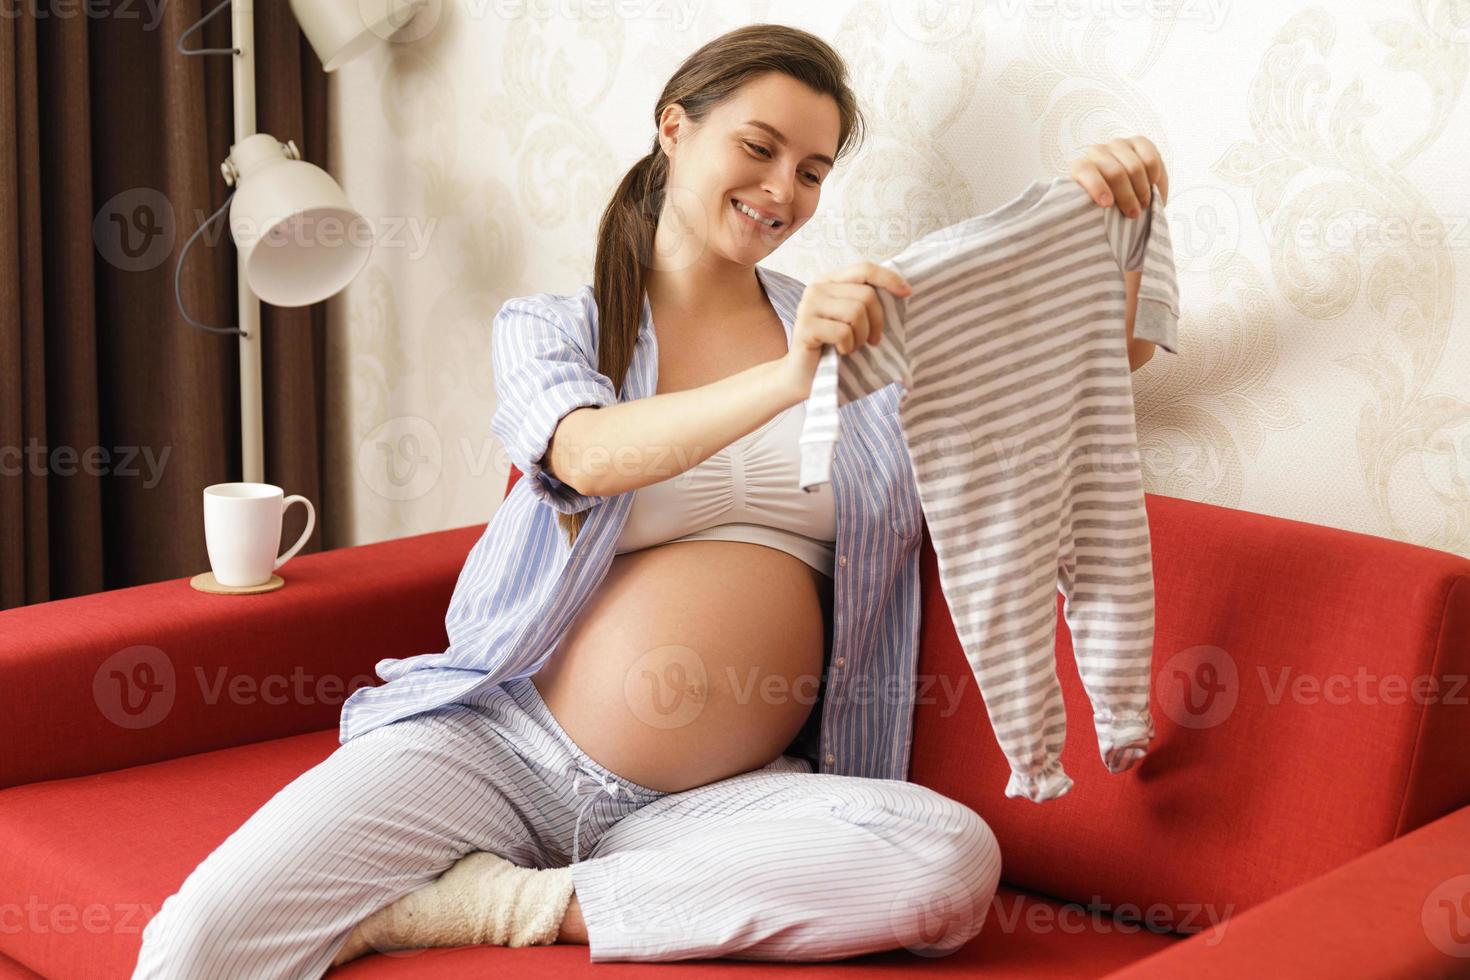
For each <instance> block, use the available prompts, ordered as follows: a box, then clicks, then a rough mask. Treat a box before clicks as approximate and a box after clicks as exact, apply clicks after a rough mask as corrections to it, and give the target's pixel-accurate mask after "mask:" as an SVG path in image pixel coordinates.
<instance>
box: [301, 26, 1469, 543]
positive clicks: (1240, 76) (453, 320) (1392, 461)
mask: <svg viewBox="0 0 1470 980" xmlns="http://www.w3.org/2000/svg"><path fill="white" fill-rule="evenodd" d="M756 21H775V22H781V23H787V24H792V25H794V26H797V27H801V28H803V29H806V30H809V31H811V32H813V33H815V34H818V35H820V36H821V37H823V38H825V39H826V40H827V41H828V42H829V43H831V44H832V45H833V46H834V47H835V48H836V49H837V50H838V51H839V52H840V53H841V54H842V55H843V56H844V58H846V59H847V61H848V63H849V65H850V66H851V69H852V72H853V75H854V82H855V85H856V87H857V90H858V96H859V99H860V100H861V105H862V108H863V110H864V112H865V113H866V116H867V121H868V123H869V127H870V131H869V134H868V139H867V142H866V144H865V145H864V147H863V149H862V150H861V151H860V152H859V153H858V154H857V155H856V156H854V157H852V158H850V159H848V160H845V161H843V163H842V164H840V165H839V167H838V168H837V170H836V171H835V172H834V173H833V175H832V178H831V179H830V180H829V181H828V182H827V183H826V185H825V193H824V194H823V200H822V203H821V208H820V210H819V211H818V213H817V215H816V216H815V217H814V218H813V219H812V220H811V221H810V222H809V223H808V224H807V225H806V226H805V227H803V228H802V229H801V231H800V232H798V234H797V235H796V236H795V237H794V238H793V239H792V240H791V241H789V242H787V243H786V244H785V245H784V246H783V247H782V248H780V249H778V250H777V251H776V252H774V253H772V255H771V256H770V257H769V258H768V259H767V260H766V261H765V263H764V264H766V265H768V266H770V267H771V268H774V269H777V270H780V271H783V272H787V273H790V274H792V275H795V276H798V277H800V278H803V279H807V278H810V277H812V276H815V275H818V274H820V273H821V272H824V271H826V270H828V269H831V268H835V267H837V266H840V265H845V264H847V263H849V262H852V261H855V260H858V259H864V258H867V259H874V260H880V259H883V258H886V257H888V256H890V255H893V254H895V253H897V252H898V251H899V250H901V249H902V247H903V246H904V245H905V244H906V243H907V242H908V241H910V240H912V239H913V238H915V237H918V236H920V235H923V234H925V233H926V232H928V231H931V230H934V229H936V228H940V227H943V226H945V225H948V224H951V223H953V222H956V221H959V220H961V219H963V218H965V217H968V216H970V215H972V214H975V213H978V212H981V211H985V210H989V209H991V208H994V207H996V206H998V205H1000V204H1002V203H1005V201H1007V200H1009V199H1010V198H1012V197H1014V196H1015V195H1016V194H1017V193H1019V192H1020V191H1021V190H1022V189H1023V188H1024V187H1025V186H1026V185H1027V184H1028V183H1030V181H1032V180H1033V179H1037V178H1040V177H1050V176H1054V175H1057V174H1062V173H1065V172H1066V170H1067V167H1068V165H1069V163H1070V162H1071V161H1072V160H1074V159H1075V158H1076V157H1077V156H1079V155H1080V154H1081V152H1082V150H1083V149H1084V148H1085V147H1086V146H1087V145H1088V144H1090V143H1095V142H1102V141H1104V140H1107V139H1109V138H1111V137H1114V136H1121V135H1132V134H1135V133H1142V134H1144V135H1146V136H1148V137H1149V138H1150V139H1152V140H1153V141H1154V143H1155V144H1157V146H1158V147H1159V149H1160V151H1161V152H1162V154H1163V157H1164V160H1165V163H1166V165H1167V167H1168V170H1169V176H1170V181H1169V182H1170V194H1169V201H1168V208H1167V215H1168V218H1169V222H1170V227H1171V229H1172V230H1173V237H1174V242H1175V248H1176V255H1175V261H1176V265H1177V266H1178V268H1179V273H1180V290H1181V294H1182V303H1183V320H1182V323H1181V325H1180V344H1181V348H1182V351H1183V353H1182V355H1181V356H1179V357H1177V358H1176V357H1172V356H1170V355H1168V354H1166V353H1164V352H1159V353H1158V354H1156V355H1155V357H1154V359H1153V360H1152V361H1150V362H1149V363H1148V364H1147V365H1145V366H1144V367H1143V368H1142V369H1140V370H1139V371H1138V372H1137V373H1136V374H1135V375H1134V384H1135V392H1136V396H1137V404H1138V426H1139V435H1140V439H1141V449H1142V455H1143V460H1144V467H1145V481H1146V484H1147V486H1148V489H1149V490H1150V491H1153V492H1157V493H1161V494H1166V495H1169V496H1176V497H1187V498H1190V499H1195V500H1203V501H1208V502H1210V503H1215V504H1220V505H1224V506H1228V507H1237V508H1241V509H1245V510H1250V511H1256V512H1261V513H1268V514H1275V515H1280V516H1283V517H1289V518H1293V519H1297V520H1303V521H1310V522H1314V523H1318V524H1325V525H1331V526H1335V527H1342V528H1348V529H1352V530H1357V531H1363V532H1367V533H1370V534H1378V535H1383V536H1386V537H1391V538H1397V539H1401V540H1405V541H1411V542H1415V543H1419V544H1424V545H1428V546H1430V547H1434V548H1440V549H1444V550H1446V551H1451V552H1455V553H1458V554H1461V555H1467V556H1470V326H1467V325H1466V321H1465V315H1464V314H1463V313H1461V314H1460V316H1459V317H1458V318H1457V317H1456V315H1455V314H1456V309H1457V307H1459V308H1461V309H1463V308H1464V307H1465V306H1466V304H1467V301H1470V289H1467V286H1466V282H1467V280H1470V266H1467V252H1470V181H1467V179H1466V177H1467V159H1466V158H1467V150H1470V139H1467V137H1470V106H1467V104H1466V100H1465V99H1464V98H1462V94H1463V92H1464V88H1465V79H1466V72H1467V65H1470V0H1390V2H1387V3H1384V4H1374V5H1354V6H1349V5H1346V4H1338V5H1334V6H1331V7H1328V6H1323V5H1306V4H1295V3H1291V2H1284V3H1267V2H1264V0H1252V2H1241V0H1234V2H1232V0H1172V2H1170V0H1149V2H1144V0H989V2H980V0H916V2H906V0H905V2H900V0H889V2H855V3H842V2H823V3H820V4H818V3H792V2H788V3H782V4H778V3H770V2H760V0H753V2H748V3H745V4H739V3H721V4H716V3H713V2H703V0H604V2H594V0H578V2H571V0H527V2H512V0H431V4H430V6H429V7H428V8H426V9H425V10H424V11H422V12H421V13H420V14H418V16H417V17H415V18H414V20H413V21H411V22H409V23H408V24H406V25H405V26H403V27H402V28H401V29H400V30H399V31H398V32H397V33H395V34H394V35H393V36H392V38H391V39H390V43H387V44H384V45H382V46H380V47H379V48H378V49H377V50H374V51H371V52H369V53H368V54H367V55H366V56H364V57H362V58H360V59H358V60H357V61H355V62H352V63H350V64H348V65H347V66H345V67H344V68H343V69H342V70H341V71H340V72H339V73H338V74H337V75H336V76H334V78H333V95H332V98H333V102H334V132H333V136H332V145H331V146H330V147H329V148H328V157H327V163H328V166H329V168H330V169H331V171H332V172H333V173H334V174H335V175H337V176H338V177H339V179H340V180H341V181H342V184H343V187H344V189H345V190H346V191H347V193H348V195H349V197H351V199H352V200H353V202H354V203H355V204H356V206H357V207H358V208H359V209H361V210H362V211H363V212H364V213H365V214H367V215H369V216H370V217H371V218H372V219H373V220H374V222H375V224H376V225H377V226H378V236H379V237H378V244H377V247H376V250H375V252H374V254H373V257H372V260H371V261H370V263H369V265H368V266H367V268H366V269H365V270H364V271H363V273H362V274H361V275H360V276H359V277H358V279H357V280H356V281H355V282H354V283H353V284H352V285H351V286H350V287H349V288H348V289H347V290H346V291H344V292H343V293H342V294H341V295H339V296H338V297H337V298H335V299H334V300H333V301H332V305H331V308H330V313H329V316H330V323H331V331H330V332H331V338H332V339H331V344H330V348H329V349H330V356H331V358H332V367H331V371H332V376H333V379H334V385H333V396H332V397H333V399H334V405H333V407H334V409H335V410H334V411H333V413H332V424H333V426H334V431H333V432H332V433H331V443H332V445H333V457H334V458H333V465H332V473H331V478H330V480H329V490H328V492H327V498H328V499H327V500H326V501H325V505H326V506H335V507H341V508H346V509H348V510H350V513H351V520H350V526H351V527H352V528H353V537H352V539H351V540H344V541H336V542H331V545H332V546H338V545H346V544H356V543H363V542H369V541H376V540H382V539H385V538H393V537H399V536H402V535H406V534H415V533H420V532H424V531H431V530H436V529H441V528H450V527H460V526H464V525H468V524H473V523H478V522H481V521H485V520H487V519H488V518H489V517H490V516H491V515H492V514H493V513H494V511H495V508H496V507H497V506H498V504H499V501H500V499H501V495H502V491H503V488H504V485H505V481H506V477H507V473H508V468H509V460H508V459H507V457H506V455H505V452H504V449H503V448H502V447H501V446H500V445H499V443H498V441H496V440H495V439H494V438H493V436H492V435H491V434H490V427H489V422H490V416H491V413H492V411H493V409H494V405H495V391H494V385H493V379H492V377H491V369H490V353H489V351H490V348H489V342H490V335H489V327H490V321H491V318H492V317H493V316H494V314H495V312H496V311H497V310H498V309H499V308H500V305H501V303H502V302H504V301H505V300H506V299H507V298H509V297H512V296H519V295H525V294H527V293H534V292H541V291H549V292H570V291H572V290H574V289H576V288H577V287H578V286H580V285H582V284H583V283H585V282H588V281H590V279H591V268H592V259H593V247H594V235H595V231H596V226H597V220H598V218H599V216H600V215H601V212H602V208H603V206H604V204H605V203H606V200H607V198H608V196H609V195H610V193H611V191H612V189H613V187H614V186H615V185H616V183H617V182H618V180H619V179H620V178H621V176H622V174H623V173H624V172H625V171H626V169H627V167H628V166H630V165H631V163H632V162H633V160H634V159H636V158H637V157H638V156H640V155H641V154H642V153H644V152H645V151H646V149H647V146H648V144H649V141H650V140H651V138H652V135H653V124H652V113H653V100H654V99H655V98H656V97H657V95H658V92H659V90H660V89H661V88H662V87H663V84H664V82H665V81H666V80H667V78H668V77H669V75H670V74H671V73H672V72H673V70H674V69H675V67H677V65H678V64H679V62H680V61H681V60H682V59H683V58H684V57H685V56H687V55H688V54H689V53H690V52H692V51H693V50H694V49H695V48H697V47H698V46H699V45H701V44H703V43H704V42H705V41H707V40H709V39H710V38H712V37H715V36H716V35H718V34H721V33H723V32H725V31H727V30H730V29H732V28H735V27H738V26H740V25H742V24H745V23H750V22H756ZM303 149H305V151H306V153H307V156H308V158H313V159H320V156H319V155H314V154H313V153H312V152H311V150H309V149H306V148H303Z"/></svg>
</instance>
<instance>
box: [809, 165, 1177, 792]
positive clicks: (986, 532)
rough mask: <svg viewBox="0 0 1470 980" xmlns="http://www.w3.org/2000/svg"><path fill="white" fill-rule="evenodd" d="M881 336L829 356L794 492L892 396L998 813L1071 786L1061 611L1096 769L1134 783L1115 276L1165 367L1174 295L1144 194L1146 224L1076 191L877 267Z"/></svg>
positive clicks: (1136, 621)
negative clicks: (975, 702) (899, 290)
mask: <svg viewBox="0 0 1470 980" xmlns="http://www.w3.org/2000/svg"><path fill="white" fill-rule="evenodd" d="M881 264H882V265H884V266H887V267H888V268H891V269H893V270H895V271H897V272H898V273H899V274H900V275H902V276H903V277H904V278H905V279H906V280H907V281H908V282H909V283H910V284H911V285H912V286H913V292H912V293H911V294H910V295H909V296H908V297H906V298H905V297H895V296H893V295H892V294H891V293H889V292H888V291H887V290H883V289H880V290H878V295H879V297H880V301H881V302H882V304H883V315H884V321H885V327H884V333H883V339H882V340H881V341H880V342H879V344H878V345H877V346H872V345H865V346H863V347H860V348H858V349H857V350H855V351H853V352H852V353H851V354H848V355H846V356H843V355H841V354H839V353H838V351H837V349H836V348H835V347H827V348H826V349H824V350H823V352H822V355H821V358H820V359H819V361H818V363H817V369H816V374H815V376H814V378H813V382H812V391H811V395H810V397H809V398H808V400H807V402H806V419H805V424H804V425H803V427H802V431H801V436H800V443H801V472H800V481H801V486H802V489H804V490H808V491H810V490H812V489H813V488H814V487H815V486H816V485H818V484H821V483H825V482H827V481H828V479H829V474H830V472H831V464H832V456H833V452H834V450H835V445H836V441H837V438H838V418H839V416H838V411H837V409H838V406H839V405H842V404H845V403H847V402H850V401H855V400H857V399H860V398H863V397H865V396H867V395H870V394H872V393H874V392H876V391H878V390H879V389H881V388H883V387H885V386H886V385H889V384H892V383H894V382H898V383H901V384H902V385H903V389H904V390H903V398H902V400H901V401H900V402H899V407H898V411H899V420H900V423H901V426H902V429H903V435H904V441H905V443H906V445H907V448H908V453H909V459H910V460H911V462H912V464H913V470H914V475H915V477H916V479H917V485H918V490H919V499H920V502H921V504H922V507H923V511H924V518H925V521H926V522H927V524H928V527H929V532H930V536H931V538H932V540H933V542H934V551H935V554H936V556H937V557H938V559H939V577H940V582H941V584H942V586H943V588H944V594H945V598H946V600H947V601H948V603H949V608H950V612H951V613H952V615H953V618H954V622H955V629H956V632H957V634H958V636H959V640H960V643H961V645H962V646H963V648H964V651H965V657H966V659H968V660H969V663H970V667H971V669H972V670H973V671H974V673H975V680H976V683H977V684H978V685H979V688H980V693H981V695H982V697H983V700H984V702H985V709H986V712H987V714H988V715H989V717H990V722H991V725H992V727H993V728H994V730H995V735H996V739H997V741H999V743H1000V747H1001V750H1002V751H1003V752H1004V753H1005V756H1006V760H1007V762H1008V763H1009V764H1010V767H1011V777H1010V779H1009V781H1008V782H1007V784H1006V789H1005V795H1006V796H1009V797H1017V796H1023V797H1025V798H1027V799H1029V800H1032V801H1033V802H1037V803H1040V802H1043V801H1045V800H1049V799H1054V798H1056V797H1058V796H1061V795H1063V794H1064V793H1066V792H1067V791H1068V790H1070V789H1071V788H1072V780H1071V778H1070V777H1068V775H1067V774H1066V772H1065V771H1064V770H1063V769H1062V764H1061V752H1062V745H1063V743H1064V741H1065V738H1066V717H1065V714H1064V711H1063V706H1062V694H1061V687H1060V685H1059V684H1058V682H1057V676H1056V659H1055V652H1056V604H1057V600H1056V593H1057V590H1060V591H1061V593H1062V595H1063V597H1064V602H1063V613H1064V615H1065V616H1066V619H1067V626H1068V628H1069V629H1070V630H1071V633H1072V640H1073V647H1074V650H1075V652H1076V659H1077V667H1078V672H1079V675H1080V676H1081V678H1082V682H1083V686H1084V687H1085V688H1086V690H1087V695H1088V698H1089V700H1090V701H1091V703H1092V708H1093V720H1094V725H1095V728H1096V730H1097V736H1098V745H1099V750H1100V753H1101V755H1102V759H1103V762H1104V764H1105V765H1106V766H1107V768H1108V769H1109V770H1110V771H1112V772H1122V771H1124V770H1127V769H1130V768H1132V767H1133V765H1134V764H1135V763H1136V762H1137V761H1138V760H1139V759H1141V758H1142V757H1143V756H1144V754H1145V753H1146V752H1147V751H1148V743H1149V741H1150V739H1152V738H1153V736H1154V724H1153V716H1152V714H1151V713H1150V711H1149V703H1148V699H1149V683H1150V665H1151V661H1152V656H1153V634H1154V594H1153V564H1152V560H1151V557H1150V551H1149V533H1148V521H1147V518H1146V515H1145V512H1144V504H1143V482H1142V478H1141V473H1140V468H1139V459H1138V444H1137V435H1136V432H1135V430H1134V420H1133V412H1134V409H1133V386H1132V381H1131V377H1130V371H1129V367H1128V352H1127V344H1126V329H1125V322H1126V321H1125V304H1126V293H1125V285H1124V277H1123V272H1124V270H1137V269H1142V270H1143V276H1142V281H1141V285H1140V288H1139V297H1138V309H1137V312H1136V314H1135V317H1134V328H1133V333H1134V336H1135V337H1137V338H1139V339H1143V340H1151V341H1153V342H1154V343H1155V344H1157V345H1159V346H1160V347H1162V348H1164V349H1165V350H1167V351H1169V352H1170V353H1171V354H1172V353H1177V349H1176V341H1175V335H1176V333H1177V330H1178V319H1179V294H1178V286H1177V283H1176V279H1175V272H1174V262H1173V250H1172V248H1171V246H1170V242H1169V226H1168V222H1167V220H1166V219H1165V217H1164V212H1163V208H1162V206H1161V205H1160V204H1159V195H1158V191H1157V189H1155V190H1153V191H1152V192H1151V193H1150V196H1149V205H1148V207H1147V208H1146V209H1144V212H1143V213H1142V214H1141V215H1140V216H1139V217H1138V218H1133V219H1130V218H1127V217H1125V216H1124V215H1123V214H1122V213H1121V212H1120V211H1119V210H1118V209H1117V208H1116V207H1111V206H1110V207H1105V208H1104V207H1099V206H1098V205H1097V204H1095V203H1093V201H1092V199H1091V198H1090V197H1089V196H1088V194H1087V192H1086V191H1085V190H1084V189H1083V188H1082V187H1081V186H1080V185H1078V184H1077V183H1076V181H1074V180H1073V179H1072V178H1070V177H1057V178H1055V179H1052V180H1047V181H1041V180H1038V181H1035V182H1033V183H1032V184H1031V186H1029V187H1028V188H1026V190H1025V191H1024V192H1022V194H1021V195H1020V196H1019V197H1017V198H1015V199H1014V200H1012V201H1010V202H1009V203H1007V204H1004V205H1002V206H1001V207H999V208H997V209H996V210H994V211H990V212H987V213H985V214H980V215H976V216H975V217H972V218H969V219H966V220H964V221H961V222H959V223H958V224H955V225H951V226H949V227H947V228H943V229H941V230H939V231H936V232H933V233H932V234H929V235H926V236H924V237H923V238H921V239H919V240H918V241H916V242H914V243H912V244H911V245H909V246H908V247H907V248H905V249H904V250H903V251H902V252H900V253H899V254H898V255H897V256H895V257H893V258H891V259H888V260H886V261H884V262H882V263H881Z"/></svg>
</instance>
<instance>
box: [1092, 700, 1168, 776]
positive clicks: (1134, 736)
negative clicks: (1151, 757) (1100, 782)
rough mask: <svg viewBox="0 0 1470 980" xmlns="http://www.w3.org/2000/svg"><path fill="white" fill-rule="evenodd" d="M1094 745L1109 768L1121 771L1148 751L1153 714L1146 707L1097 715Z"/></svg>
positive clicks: (1130, 767)
mask: <svg viewBox="0 0 1470 980" xmlns="http://www.w3.org/2000/svg"><path fill="white" fill-rule="evenodd" d="M1095 721H1096V722H1097V748H1098V753H1099V754H1100V755H1101V756H1102V760H1103V765H1105V766H1107V767H1108V771H1109V772H1125V771H1127V770H1129V769H1132V768H1133V767H1134V766H1135V765H1137V764H1138V760H1140V759H1142V758H1143V757H1144V756H1145V755H1147V754H1148V743H1149V742H1150V741H1151V740H1152V739H1153V737H1154V718H1153V715H1152V714H1151V713H1150V712H1149V710H1148V709H1147V708H1145V709H1144V710H1142V711H1140V712H1138V713H1136V714H1133V715H1126V716H1122V717H1119V716H1114V715H1098V716H1097V717H1096V719H1095Z"/></svg>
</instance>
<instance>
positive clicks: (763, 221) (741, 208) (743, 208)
mask: <svg viewBox="0 0 1470 980" xmlns="http://www.w3.org/2000/svg"><path fill="white" fill-rule="evenodd" d="M735 207H736V208H737V209H739V211H740V213H741V214H748V215H750V216H751V217H752V218H754V219H755V220H757V221H759V222H760V223H761V224H763V225H766V226H767V227H770V228H774V227H776V219H775V218H762V217H761V216H760V215H758V214H756V213H755V212H754V211H752V210H750V208H748V207H746V206H745V205H743V204H741V203H740V202H739V201H736V202H735Z"/></svg>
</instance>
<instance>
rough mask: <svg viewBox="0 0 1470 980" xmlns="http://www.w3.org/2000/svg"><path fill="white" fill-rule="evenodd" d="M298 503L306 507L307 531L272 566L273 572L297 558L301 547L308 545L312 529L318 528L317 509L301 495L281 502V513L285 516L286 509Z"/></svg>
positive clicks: (292, 495) (293, 495)
mask: <svg viewBox="0 0 1470 980" xmlns="http://www.w3.org/2000/svg"><path fill="white" fill-rule="evenodd" d="M298 501H299V502H300V503H303V504H305V505H306V530H305V531H302V532H301V537H299V538H297V539H296V543H295V544H293V545H292V546H291V548H290V550H289V551H287V552H286V553H285V554H284V555H282V556H281V557H279V558H277V559H276V563H275V564H274V565H272V566H271V570H272V571H274V570H275V569H277V568H280V567H281V566H282V565H284V564H286V562H288V561H290V560H291V559H292V558H294V557H296V552H298V551H300V550H301V546H302V545H304V544H306V539H307V538H309V537H311V531H312V528H314V527H316V508H315V507H313V506H312V505H311V501H310V500H307V499H306V498H305V497H303V496H301V494H299V493H293V494H291V496H289V497H287V498H286V499H285V500H283V501H281V513H282V514H285V513H286V508H287V507H290V506H291V505H292V504H294V503H297V502H298Z"/></svg>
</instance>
